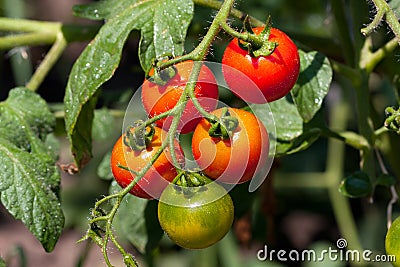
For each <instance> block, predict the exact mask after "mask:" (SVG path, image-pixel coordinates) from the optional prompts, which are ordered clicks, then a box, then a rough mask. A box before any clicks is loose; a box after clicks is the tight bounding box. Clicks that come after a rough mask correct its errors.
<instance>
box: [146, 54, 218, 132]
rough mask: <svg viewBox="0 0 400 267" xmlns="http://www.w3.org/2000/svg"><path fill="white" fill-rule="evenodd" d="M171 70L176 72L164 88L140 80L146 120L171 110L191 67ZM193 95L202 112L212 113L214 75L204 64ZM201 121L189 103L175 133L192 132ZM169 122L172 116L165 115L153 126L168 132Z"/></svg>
mask: <svg viewBox="0 0 400 267" xmlns="http://www.w3.org/2000/svg"><path fill="white" fill-rule="evenodd" d="M175 68H176V71H177V72H176V74H175V76H174V77H172V78H171V79H170V80H169V81H168V82H167V84H165V85H158V84H156V83H153V82H151V81H150V80H147V79H146V80H145V81H144V83H143V85H142V103H143V106H144V109H145V110H146V112H147V114H148V115H149V117H150V118H152V117H154V116H156V115H159V114H161V113H163V112H166V111H168V110H171V109H172V108H174V107H175V105H176V104H177V102H178V101H179V99H180V97H181V96H182V93H183V91H184V89H185V86H186V84H187V82H188V79H189V76H190V73H191V70H192V68H193V61H185V62H181V63H178V64H176V65H175ZM194 94H195V96H196V98H197V99H198V101H199V103H200V104H201V106H202V107H203V108H204V109H205V110H207V111H212V110H214V109H215V107H216V105H217V99H218V85H217V82H216V80H215V77H214V74H213V73H212V71H211V70H210V69H209V68H208V67H207V66H205V65H204V64H203V65H202V67H201V70H200V74H199V77H198V80H197V83H196V87H195V92H194ZM201 118H202V117H201V115H200V113H199V112H198V111H197V109H196V108H195V106H194V105H193V102H192V101H191V100H189V101H188V102H187V104H186V107H185V109H184V112H183V114H182V117H181V122H180V124H179V126H178V132H180V133H183V134H185V133H189V132H192V131H193V130H194V128H195V127H196V125H197V124H198V122H199V121H200V120H201ZM172 119H173V117H172V116H168V117H167V118H164V119H161V120H158V121H157V122H156V124H157V126H158V127H162V128H163V129H165V130H168V129H169V127H170V125H171V122H172Z"/></svg>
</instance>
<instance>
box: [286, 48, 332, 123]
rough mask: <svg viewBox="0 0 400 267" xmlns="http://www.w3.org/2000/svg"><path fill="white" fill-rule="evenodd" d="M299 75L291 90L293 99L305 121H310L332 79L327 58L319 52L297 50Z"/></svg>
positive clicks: (319, 106)
mask: <svg viewBox="0 0 400 267" xmlns="http://www.w3.org/2000/svg"><path fill="white" fill-rule="evenodd" d="M299 55H300V75H299V78H298V80H297V82H296V85H295V86H294V87H293V89H292V90H291V95H292V97H293V101H294V103H295V104H296V106H297V109H298V111H299V114H300V116H301V117H302V118H303V120H304V121H305V122H308V121H310V120H311V119H312V118H313V117H314V115H315V114H316V113H317V112H318V110H319V109H320V108H321V105H322V101H323V100H324V98H325V96H326V95H327V93H328V91H329V87H330V84H331V81H332V68H331V66H330V64H329V60H328V59H327V58H326V57H325V56H324V55H323V54H321V53H319V52H316V51H313V52H309V53H305V52H303V51H301V50H299Z"/></svg>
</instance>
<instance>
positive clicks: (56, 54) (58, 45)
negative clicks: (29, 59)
mask: <svg viewBox="0 0 400 267" xmlns="http://www.w3.org/2000/svg"><path fill="white" fill-rule="evenodd" d="M66 47H67V40H66V39H65V38H64V35H63V34H62V32H59V34H58V35H57V40H56V41H55V43H54V44H53V46H52V47H51V49H50V50H49V52H48V53H47V54H46V56H45V58H44V59H43V61H42V63H41V64H40V66H39V67H38V68H37V69H36V71H35V73H34V74H33V76H32V78H31V79H30V81H29V82H28V83H27V85H26V87H27V88H28V89H30V90H32V91H36V90H37V89H38V87H39V86H40V84H41V83H42V82H43V80H44V78H45V77H46V76H47V74H48V73H49V71H50V70H51V68H52V67H53V66H54V64H55V63H56V62H57V60H58V59H59V58H60V56H61V54H62V53H63V52H64V50H65V48H66Z"/></svg>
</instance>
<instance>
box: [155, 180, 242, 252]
mask: <svg viewBox="0 0 400 267" xmlns="http://www.w3.org/2000/svg"><path fill="white" fill-rule="evenodd" d="M233 214H234V210H233V203H232V199H231V197H230V196H229V194H228V193H227V192H226V190H225V189H224V188H223V187H222V186H220V185H218V184H217V183H216V182H212V183H209V184H207V185H205V186H201V187H192V188H182V187H178V186H176V185H173V184H170V185H168V186H167V187H166V189H165V190H164V192H163V193H162V195H161V197H160V202H159V204H158V220H159V222H160V225H161V227H162V229H164V231H165V232H166V234H167V235H168V237H169V238H170V239H171V240H172V241H174V242H175V243H176V244H177V245H179V246H181V247H183V248H187V249H202V248H206V247H209V246H211V245H213V244H215V243H216V242H218V241H219V240H221V239H222V238H223V237H224V236H225V235H226V233H227V232H228V231H229V229H230V228H231V226H232V223H233Z"/></svg>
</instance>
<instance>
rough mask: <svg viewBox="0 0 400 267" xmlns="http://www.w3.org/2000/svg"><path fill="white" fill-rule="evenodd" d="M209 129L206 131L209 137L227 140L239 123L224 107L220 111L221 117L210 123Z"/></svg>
mask: <svg viewBox="0 0 400 267" xmlns="http://www.w3.org/2000/svg"><path fill="white" fill-rule="evenodd" d="M210 124H211V127H210V129H209V130H208V134H209V135H210V136H211V137H217V138H222V139H225V140H226V139H229V138H230V137H231V136H232V134H233V132H234V131H235V130H236V128H237V127H238V125H239V121H238V119H237V118H236V117H234V116H232V115H231V114H230V112H229V110H228V108H226V107H224V108H223V110H222V114H221V117H220V118H218V120H215V121H210Z"/></svg>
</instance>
